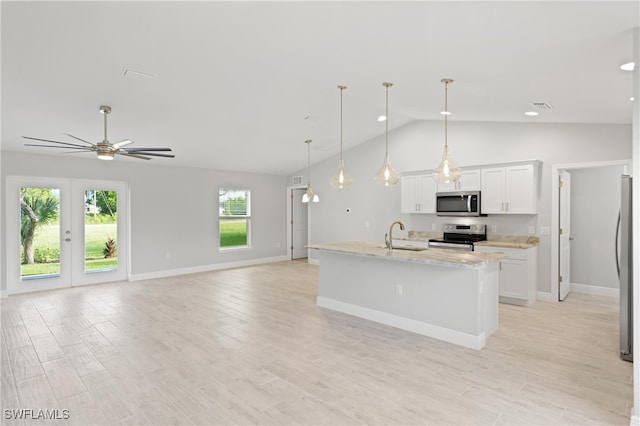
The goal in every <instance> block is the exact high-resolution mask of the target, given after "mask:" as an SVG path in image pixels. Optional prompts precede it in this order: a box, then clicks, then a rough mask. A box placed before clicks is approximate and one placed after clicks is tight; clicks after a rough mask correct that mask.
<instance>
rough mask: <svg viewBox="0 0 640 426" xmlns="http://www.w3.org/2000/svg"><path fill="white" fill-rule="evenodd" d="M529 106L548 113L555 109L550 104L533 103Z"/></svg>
mask: <svg viewBox="0 0 640 426" xmlns="http://www.w3.org/2000/svg"><path fill="white" fill-rule="evenodd" d="M529 105H531V106H532V107H534V108H535V109H537V110H540V111H547V110H550V109H552V108H553V107H552V106H551V104H550V103H548V102H531V103H530V104H529Z"/></svg>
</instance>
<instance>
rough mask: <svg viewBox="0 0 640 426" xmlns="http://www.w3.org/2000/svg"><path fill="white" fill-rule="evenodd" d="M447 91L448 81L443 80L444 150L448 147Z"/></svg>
mask: <svg viewBox="0 0 640 426" xmlns="http://www.w3.org/2000/svg"><path fill="white" fill-rule="evenodd" d="M448 91H449V82H448V81H446V80H445V82H444V148H445V150H446V149H448V148H449V146H448V138H447V136H448V135H447V133H448V128H449V126H448V122H449V104H448V98H449V96H448Z"/></svg>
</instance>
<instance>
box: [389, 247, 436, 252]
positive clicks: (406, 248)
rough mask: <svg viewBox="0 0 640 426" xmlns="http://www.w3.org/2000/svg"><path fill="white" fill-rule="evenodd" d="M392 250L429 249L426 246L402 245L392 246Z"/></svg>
mask: <svg viewBox="0 0 640 426" xmlns="http://www.w3.org/2000/svg"><path fill="white" fill-rule="evenodd" d="M393 249H394V250H410V251H424V250H429V249H428V248H426V247H410V246H404V247H394V248H393Z"/></svg>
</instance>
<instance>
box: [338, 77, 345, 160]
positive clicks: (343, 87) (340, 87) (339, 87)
mask: <svg viewBox="0 0 640 426" xmlns="http://www.w3.org/2000/svg"><path fill="white" fill-rule="evenodd" d="M338 89H340V163H341V164H342V92H343V91H344V89H346V87H345V86H338Z"/></svg>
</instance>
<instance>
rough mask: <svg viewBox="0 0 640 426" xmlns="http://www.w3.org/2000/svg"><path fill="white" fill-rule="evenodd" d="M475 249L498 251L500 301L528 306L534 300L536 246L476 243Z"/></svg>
mask: <svg viewBox="0 0 640 426" xmlns="http://www.w3.org/2000/svg"><path fill="white" fill-rule="evenodd" d="M475 251H477V252H484V253H500V254H504V255H505V256H506V257H505V258H504V259H502V260H501V261H500V275H499V289H498V294H499V296H500V301H501V302H505V303H513V304H516V305H526V306H529V305H531V304H532V303H534V302H535V301H536V294H537V292H538V248H537V247H531V248H527V249H517V248H506V247H491V246H481V245H476V246H475Z"/></svg>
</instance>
